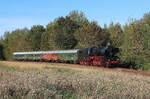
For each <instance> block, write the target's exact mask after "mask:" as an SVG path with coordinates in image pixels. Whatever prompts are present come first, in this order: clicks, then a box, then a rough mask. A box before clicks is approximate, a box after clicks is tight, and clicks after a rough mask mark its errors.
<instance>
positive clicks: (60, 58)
mask: <svg viewBox="0 0 150 99" xmlns="http://www.w3.org/2000/svg"><path fill="white" fill-rule="evenodd" d="M118 52H119V48H115V47H113V46H110V45H109V44H107V45H106V46H101V47H90V48H84V49H73V50H57V51H32V52H14V53H13V59H14V60H17V61H46V62H60V63H73V64H81V65H88V66H104V67H111V66H116V65H117V64H119V62H120V61H119V58H118V57H117V53H118Z"/></svg>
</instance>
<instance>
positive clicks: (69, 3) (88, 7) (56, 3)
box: [0, 0, 150, 36]
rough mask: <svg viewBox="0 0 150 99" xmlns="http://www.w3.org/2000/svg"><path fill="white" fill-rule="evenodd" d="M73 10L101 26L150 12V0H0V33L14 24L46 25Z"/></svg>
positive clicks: (10, 28) (27, 25)
mask: <svg viewBox="0 0 150 99" xmlns="http://www.w3.org/2000/svg"><path fill="white" fill-rule="evenodd" d="M72 10H78V11H83V12H84V13H85V15H86V16H87V18H88V19H89V20H91V21H93V20H96V21H98V23H99V24H100V25H101V26H103V25H104V24H109V23H110V22H112V21H113V22H119V23H121V24H125V23H127V22H128V20H129V19H130V18H136V19H139V18H142V16H143V15H144V13H147V12H150V0H0V36H2V35H3V33H4V32H5V31H12V30H15V29H17V28H24V27H27V28H30V27H31V26H32V25H37V24H41V25H44V26H45V25H46V24H48V23H49V22H51V21H53V20H54V19H55V18H57V17H59V16H66V15H67V14H68V13H69V12H70V11H72Z"/></svg>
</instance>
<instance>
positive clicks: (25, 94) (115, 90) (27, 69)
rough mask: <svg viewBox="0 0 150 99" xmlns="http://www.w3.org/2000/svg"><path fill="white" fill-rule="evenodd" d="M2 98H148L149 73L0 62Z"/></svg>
mask: <svg viewBox="0 0 150 99" xmlns="http://www.w3.org/2000/svg"><path fill="white" fill-rule="evenodd" d="M0 98H3V99H116V98H117V99H120V98H123V99H126V98H128V99H133V98H136V99H150V76H144V75H140V74H133V73H127V72H122V71H121V70H117V69H116V70H108V69H104V68H101V69H97V68H92V67H91V68H86V67H81V66H78V65H70V64H49V63H35V62H32V63H31V62H4V61H1V62H0Z"/></svg>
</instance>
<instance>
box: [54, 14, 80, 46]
mask: <svg viewBox="0 0 150 99" xmlns="http://www.w3.org/2000/svg"><path fill="white" fill-rule="evenodd" d="M78 28H79V25H78V24H77V23H76V22H74V21H72V20H71V19H70V18H69V17H65V18H64V17H60V18H58V19H57V20H56V22H55V24H54V33H55V36H54V41H55V45H56V46H57V48H58V49H73V48H74V47H75V46H76V44H77V40H76V38H75V36H74V33H75V31H76V30H77V29H78Z"/></svg>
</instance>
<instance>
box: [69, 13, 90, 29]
mask: <svg viewBox="0 0 150 99" xmlns="http://www.w3.org/2000/svg"><path fill="white" fill-rule="evenodd" d="M67 17H69V18H70V19H71V20H72V21H74V22H76V23H77V24H78V25H79V26H80V27H82V26H83V25H84V24H86V23H88V19H87V18H86V16H85V14H84V13H83V12H79V11H76V10H74V11H71V12H70V13H69V15H68V16H67Z"/></svg>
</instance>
